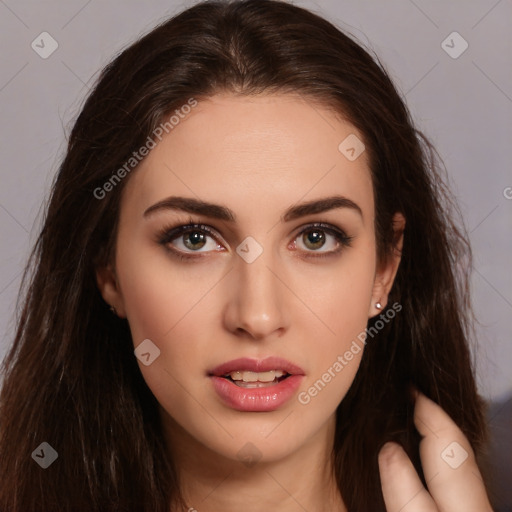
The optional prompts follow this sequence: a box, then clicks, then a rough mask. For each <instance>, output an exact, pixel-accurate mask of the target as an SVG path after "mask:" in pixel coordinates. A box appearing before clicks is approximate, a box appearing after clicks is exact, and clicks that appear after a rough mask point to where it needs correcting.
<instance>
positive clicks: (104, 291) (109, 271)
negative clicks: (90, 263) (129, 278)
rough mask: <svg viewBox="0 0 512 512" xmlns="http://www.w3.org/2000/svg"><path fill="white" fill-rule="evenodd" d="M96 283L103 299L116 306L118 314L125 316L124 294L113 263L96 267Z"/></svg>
mask: <svg viewBox="0 0 512 512" xmlns="http://www.w3.org/2000/svg"><path fill="white" fill-rule="evenodd" d="M96 284H97V285H98V289H99V291H100V293H101V296H102V297H103V300H104V301H105V302H106V303H107V304H108V305H109V306H114V308H115V310H116V314H117V316H119V317H122V318H125V317H126V313H125V309H124V301H123V296H122V294H121V290H120V289H119V285H118V282H117V278H116V275H115V272H114V269H113V268H112V266H111V265H107V266H105V267H98V268H97V269H96Z"/></svg>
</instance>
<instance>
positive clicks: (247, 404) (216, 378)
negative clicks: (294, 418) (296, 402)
mask: <svg viewBox="0 0 512 512" xmlns="http://www.w3.org/2000/svg"><path fill="white" fill-rule="evenodd" d="M236 370H240V371H252V372H267V371H270V370H284V371H285V372H287V373H289V374H290V376H289V377H287V378H286V379H284V380H282V381H280V382H279V383H277V384H274V385H272V386H268V387H264V388H242V387H240V386H237V385H236V384H234V383H233V382H232V381H230V380H228V379H226V378H223V377H222V375H226V374H227V373H230V372H232V371H236ZM209 376H210V378H211V380H212V384H213V387H214V389H215V391H216V392H217V394H218V395H219V397H220V398H221V400H222V401H223V402H224V403H225V404H226V405H227V406H228V407H231V408H232V409H235V410H237V411H244V412H270V411H274V410H276V409H278V408H279V407H281V406H282V405H283V404H285V403H286V402H287V401H288V400H290V399H291V398H292V397H293V395H294V394H295V393H296V391H297V389H298V387H299V386H300V383H301V382H302V379H303V378H304V371H303V370H302V368H300V367H298V366H297V365H294V364H293V363H290V362H289V361H286V360H285V359H281V358H279V357H268V358H266V359H263V360H256V359H248V358H241V359H235V360H233V361H228V362H227V363H224V364H221V365H220V366H217V367H216V368H214V369H213V370H212V371H211V372H210V373H209Z"/></svg>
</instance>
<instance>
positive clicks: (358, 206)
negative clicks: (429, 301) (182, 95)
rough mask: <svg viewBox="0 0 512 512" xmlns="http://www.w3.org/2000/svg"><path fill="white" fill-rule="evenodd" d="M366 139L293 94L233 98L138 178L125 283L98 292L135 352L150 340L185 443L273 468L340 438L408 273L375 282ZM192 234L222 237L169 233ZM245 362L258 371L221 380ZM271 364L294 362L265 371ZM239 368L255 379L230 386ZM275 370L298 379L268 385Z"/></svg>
mask: <svg viewBox="0 0 512 512" xmlns="http://www.w3.org/2000/svg"><path fill="white" fill-rule="evenodd" d="M187 110H188V109H187ZM347 137H349V138H348V139H347ZM356 137H357V138H356ZM361 139H362V136H361V135H360V134H359V132H358V131H357V130H356V129H355V128H354V126H352V125H351V124H350V123H348V122H345V121H341V120H340V119H339V118H337V117H335V116H334V114H333V113H332V112H330V111H329V110H327V109H325V108H322V107H320V106H318V105H316V104H313V103H311V102H305V101H304V100H301V99H300V98H298V97H295V96H292V95H279V96H278V95H272V96H256V97H251V98H248V97H235V96H231V95H222V96H221V95H219V96H215V97H213V98H211V99H210V100H207V101H202V102H200V103H199V104H198V105H197V106H196V107H195V108H193V109H192V110H191V112H190V113H188V114H187V115H186V116H183V118H180V121H179V123H178V124H177V125H176V126H175V127H174V128H173V129H172V131H169V133H168V134H167V135H165V136H164V137H163V138H162V140H161V142H159V143H158V144H157V146H156V147H155V148H154V149H152V151H151V152H150V153H149V155H148V156H147V157H146V158H145V160H143V161H142V163H141V164H140V166H139V167H138V169H137V170H136V171H134V172H133V175H132V176H130V178H129V181H128V183H127V184H126V188H125V190H124V191H123V197H122V203H121V212H120V224H119V231H118V238H117V249H116V257H115V279H116V280H115V281H114V278H112V279H111V278H110V277H109V276H110V275H112V276H113V275H114V274H109V273H108V272H110V271H108V270H106V271H105V270H103V271H101V272H99V273H98V283H99V286H100V289H101V290H102V293H103V296H104V298H105V299H106V300H107V302H109V303H110V304H113V305H114V306H115V308H116V310H117V312H118V314H119V315H120V316H122V317H126V318H127V319H128V322H129V325H130V329H131V333H132V337H133V343H134V347H135V348H137V347H139V345H140V344H141V343H143V344H142V345H140V347H139V349H138V351H137V356H138V359H139V366H140V370H141V372H142V375H143V377H144V379H145V381H146V382H147V385H148V386H149V388H150V389H151V391H152V392H153V394H154V395H155V397H156V398H157V400H158V402H159V404H160V406H161V413H162V419H163V421H164V424H165V425H166V426H167V427H168V428H169V431H172V432H173V433H174V434H173V435H175V436H176V437H181V439H182V440H185V439H186V441H184V442H186V443H190V444H195V445H196V446H200V447H203V448H205V449H207V450H211V451H212V452H215V453H217V454H219V455H222V456H224V457H227V458H229V459H232V460H236V459H241V458H243V457H244V456H245V457H247V458H251V457H252V458H261V459H262V460H268V461H270V460H277V459H279V458H283V457H285V456H287V455H289V454H291V453H292V452H296V451H298V450H300V448H301V447H304V446H306V445H307V444H308V443H310V441H312V440H313V439H315V438H318V437H319V436H320V437H322V434H323V433H325V432H326V429H327V428H328V427H329V426H332V425H333V421H334V413H335V410H336V407H337V406H338V404H339V403H340V401H341V400H342V399H343V397H344V396H345V394H346V393H347V390H348V389H349V387H350V385H351V383H352V381H353V379H354V376H355V374H356V372H357V369H358V367H359V363H360V360H361V356H362V354H363V350H362V348H364V343H363V342H362V336H361V333H362V332H364V330H365V327H366V324H367V320H368V318H369V317H370V316H374V315H376V314H377V313H378V312H379V311H378V310H377V309H376V308H375V302H378V301H380V302H381V303H382V304H383V305H385V304H386V298H387V293H388V291H389V289H390V287H391V284H392V279H393V278H394V273H395V271H396V265H391V266H389V267H386V268H385V269H383V270H382V271H380V270H379V272H377V265H376V263H377V261H376V246H375V233H374V198H373V192H372V182H371V177H370V172H369V167H368V160H367V155H366V152H365V151H364V147H363V146H361ZM340 144H341V145H340ZM127 179H128V178H127ZM172 198H183V199H181V200H179V201H177V200H176V199H174V200H173V199H172ZM343 198H344V199H343ZM331 202H332V203H331ZM173 205H174V206H173ZM207 205H210V206H207ZM190 223H195V224H202V225H204V226H206V227H207V229H208V231H206V230H204V229H202V228H201V227H195V228H194V227H192V228H191V229H190V230H189V231H187V232H185V233H181V234H180V233H178V232H176V231H175V232H174V233H171V231H172V230H174V229H175V228H178V227H180V226H185V225H187V224H190ZM314 223H321V224H322V226H320V227H318V226H317V227H315V226H311V224H314ZM337 234H339V236H337ZM182 258H183V259H182ZM144 340H146V341H144ZM147 340H149V341H147ZM158 351H159V352H158ZM239 358H247V359H249V360H252V363H253V365H254V366H251V361H249V362H247V361H245V362H235V363H234V364H233V365H230V366H229V365H228V366H227V367H226V366H225V367H224V368H219V366H220V365H223V364H224V363H228V362H230V361H233V360H236V359H239ZM267 358H280V359H281V360H284V361H271V362H270V363H269V366H270V367H269V366H264V365H263V366H258V363H259V362H261V361H264V360H265V359H267ZM287 365H289V366H287ZM216 368H217V369H218V371H215V369H216ZM258 369H260V370H266V371H265V372H263V373H251V372H248V373H245V371H248V370H258ZM229 370H233V371H237V370H238V371H239V373H235V374H231V378H232V379H234V380H236V379H242V382H240V381H238V382H239V384H236V383H235V382H234V380H230V379H228V378H225V377H223V376H222V375H224V374H226V373H227V371H229ZM271 370H278V371H287V372H288V373H290V374H291V375H290V376H289V377H287V378H285V379H284V380H283V379H282V377H281V378H280V380H279V382H277V383H276V381H273V382H264V381H269V380H271V379H272V378H275V374H273V373H272V371H271ZM213 373H216V374H217V375H216V376H214V375H213ZM279 375H280V374H279V373H278V374H277V376H279ZM284 376H285V375H283V377H284ZM255 380H257V382H254V381H255ZM245 381H248V382H245ZM248 443H251V444H248Z"/></svg>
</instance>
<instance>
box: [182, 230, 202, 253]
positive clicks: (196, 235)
mask: <svg viewBox="0 0 512 512" xmlns="http://www.w3.org/2000/svg"><path fill="white" fill-rule="evenodd" d="M187 239H188V240H190V243H187ZM204 239H205V235H204V233H200V232H199V231H191V232H189V233H185V234H184V235H183V241H184V244H185V246H186V247H188V248H189V249H197V248H199V249H201V248H202V247H203V246H204V244H205V240H204ZM200 244H202V245H200Z"/></svg>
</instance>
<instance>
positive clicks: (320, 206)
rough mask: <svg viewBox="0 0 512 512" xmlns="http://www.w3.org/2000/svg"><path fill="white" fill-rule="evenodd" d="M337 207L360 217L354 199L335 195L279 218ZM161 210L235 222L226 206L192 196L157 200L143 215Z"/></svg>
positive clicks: (300, 205) (146, 215) (294, 207)
mask: <svg viewBox="0 0 512 512" xmlns="http://www.w3.org/2000/svg"><path fill="white" fill-rule="evenodd" d="M338 208H349V209H351V210H354V211H355V212H357V213H358V214H359V215H360V216H361V217H362V216H363V212H362V210H361V208H360V207H359V206H358V205H357V204H356V203H355V202H354V201H352V200H351V199H348V198H347V197H344V196H340V195H335V196H330V197H325V198H322V199H317V200H314V201H308V202H305V203H301V204H298V205H293V206H290V207H289V208H288V209H287V210H286V211H285V213H284V215H283V216H282V217H281V219H282V220H283V221H284V222H289V221H292V220H295V219H298V218H300V217H305V216H306V215H312V214H316V213H322V212H327V211H329V210H334V209H338ZM162 210H180V211H184V212H188V213H195V214H198V215H203V216H205V217H210V218H213V219H218V220H223V221H227V222H236V215H235V213H234V212H233V211H232V210H230V209H229V208H227V207H226V206H222V205H219V204H213V203H207V202H205V201H201V200H200V199H195V198H193V197H180V196H171V197H167V198H165V199H162V200H161V201H158V203H155V204H154V205H152V206H150V207H149V208H147V209H146V210H145V211H144V214H143V216H144V217H148V216H150V215H151V214H153V213H155V212H157V211H162Z"/></svg>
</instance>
